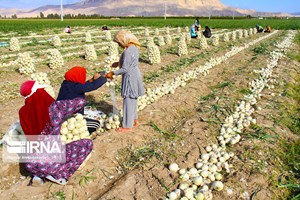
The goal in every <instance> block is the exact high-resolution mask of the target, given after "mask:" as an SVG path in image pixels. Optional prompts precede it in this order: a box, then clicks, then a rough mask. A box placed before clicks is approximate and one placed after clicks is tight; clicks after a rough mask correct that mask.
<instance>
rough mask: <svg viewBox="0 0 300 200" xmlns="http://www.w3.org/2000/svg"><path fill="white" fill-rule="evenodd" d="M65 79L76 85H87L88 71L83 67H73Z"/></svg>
mask: <svg viewBox="0 0 300 200" xmlns="http://www.w3.org/2000/svg"><path fill="white" fill-rule="evenodd" d="M65 79H66V80H67V81H71V82H74V83H81V84H85V79H86V69H85V68H83V67H81V66H75V67H72V68H71V69H70V70H69V71H67V72H66V74H65Z"/></svg>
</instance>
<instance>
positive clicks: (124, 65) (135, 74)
mask: <svg viewBox="0 0 300 200" xmlns="http://www.w3.org/2000/svg"><path fill="white" fill-rule="evenodd" d="M120 63H121V68H120V69H118V70H116V71H114V74H115V75H117V76H118V75H122V91H121V95H122V97H123V98H125V97H129V98H133V99H136V98H138V97H139V96H142V95H144V85H143V80H142V75H141V72H140V69H139V51H138V49H137V47H135V46H129V47H128V48H127V49H126V50H125V51H124V52H123V53H122V55H121V59H120Z"/></svg>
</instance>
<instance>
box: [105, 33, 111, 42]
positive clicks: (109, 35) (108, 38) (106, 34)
mask: <svg viewBox="0 0 300 200" xmlns="http://www.w3.org/2000/svg"><path fill="white" fill-rule="evenodd" d="M105 40H106V41H111V32H110V31H106V32H105Z"/></svg>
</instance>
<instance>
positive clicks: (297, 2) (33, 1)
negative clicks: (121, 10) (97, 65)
mask: <svg viewBox="0 0 300 200" xmlns="http://www.w3.org/2000/svg"><path fill="white" fill-rule="evenodd" d="M79 1H80V0H63V3H64V4H67V3H74V2H79ZM141 1H142V0H141ZM208 1H209V0H208ZM220 1H221V2H222V3H224V4H225V5H228V6H234V7H239V8H245V9H254V10H257V11H269V12H300V0H220ZM47 4H51V5H55V4H56V5H59V4H60V0H52V1H51V0H50V1H49V0H0V8H36V7H38V6H43V5H47ZM0 14H1V13H0Z"/></svg>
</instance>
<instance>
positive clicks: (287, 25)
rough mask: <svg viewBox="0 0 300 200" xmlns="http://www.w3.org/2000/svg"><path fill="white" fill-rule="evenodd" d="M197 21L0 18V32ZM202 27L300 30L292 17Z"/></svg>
mask: <svg viewBox="0 0 300 200" xmlns="http://www.w3.org/2000/svg"><path fill="white" fill-rule="evenodd" d="M193 22H194V17H189V18H187V17H181V18H175V17H174V18H167V19H166V20H164V19H163V18H118V19H65V20H64V21H60V20H59V19H2V20H0V32H2V33H7V32H16V33H19V34H22V35H26V34H28V33H29V32H37V31H41V30H44V29H51V28H64V27H66V26H67V25H70V26H71V27H75V26H97V27H101V26H103V25H107V26H108V27H110V26H129V27H137V26H150V27H164V26H169V27H178V26H180V27H185V26H190V25H191V24H193ZM200 23H201V25H202V26H209V27H211V28H221V29H222V28H228V29H237V28H253V27H255V24H257V23H258V24H260V25H262V26H263V27H265V26H266V25H270V26H271V27H272V29H286V30H288V29H293V30H298V29H300V18H292V19H264V20H259V19H234V20H233V19H210V20H209V19H200Z"/></svg>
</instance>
